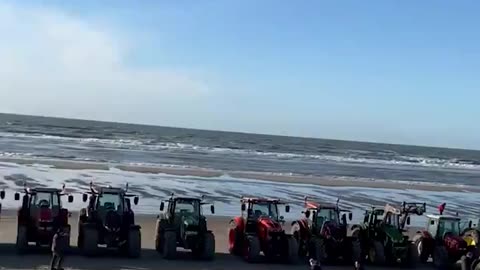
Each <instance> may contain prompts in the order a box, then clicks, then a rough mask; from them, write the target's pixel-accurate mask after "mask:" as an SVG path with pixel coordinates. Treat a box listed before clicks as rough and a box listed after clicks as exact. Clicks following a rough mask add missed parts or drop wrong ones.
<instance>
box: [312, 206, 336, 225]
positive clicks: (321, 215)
mask: <svg viewBox="0 0 480 270" xmlns="http://www.w3.org/2000/svg"><path fill="white" fill-rule="evenodd" d="M326 221H331V222H334V223H336V224H338V223H339V221H338V215H337V212H336V211H335V209H320V210H318V212H317V220H316V222H317V225H318V226H322V225H323V223H324V222H326Z"/></svg>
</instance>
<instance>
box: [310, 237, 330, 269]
mask: <svg viewBox="0 0 480 270" xmlns="http://www.w3.org/2000/svg"><path fill="white" fill-rule="evenodd" d="M310 257H313V258H314V259H315V260H317V261H319V262H320V263H324V262H325V261H326V260H327V252H326V249H325V240H323V239H322V238H318V237H315V238H313V239H312V249H311V253H310Z"/></svg>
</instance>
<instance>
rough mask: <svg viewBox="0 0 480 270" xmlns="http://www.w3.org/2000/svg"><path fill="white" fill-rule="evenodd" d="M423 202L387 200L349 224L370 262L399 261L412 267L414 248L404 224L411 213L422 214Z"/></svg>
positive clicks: (424, 208) (414, 262)
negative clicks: (400, 202) (352, 223)
mask: <svg viewBox="0 0 480 270" xmlns="http://www.w3.org/2000/svg"><path fill="white" fill-rule="evenodd" d="M425 210H426V204H425V203H423V204H421V203H406V202H403V204H402V205H401V206H400V207H396V206H392V205H389V204H387V205H386V206H385V207H383V208H378V207H372V209H369V210H366V211H365V216H364V220H363V223H361V224H359V225H354V226H353V227H352V235H353V236H356V237H358V238H359V239H360V243H361V247H362V248H361V250H362V251H364V252H365V253H364V254H363V255H364V256H362V258H367V259H368V262H369V263H372V264H376V265H384V264H387V263H388V264H391V263H397V262H398V261H400V263H401V264H402V265H403V266H407V267H415V265H416V262H417V251H416V249H415V246H414V245H413V244H412V243H411V242H410V241H409V239H408V236H407V235H405V234H404V233H405V225H408V224H410V216H409V215H410V214H417V215H423V213H424V212H425Z"/></svg>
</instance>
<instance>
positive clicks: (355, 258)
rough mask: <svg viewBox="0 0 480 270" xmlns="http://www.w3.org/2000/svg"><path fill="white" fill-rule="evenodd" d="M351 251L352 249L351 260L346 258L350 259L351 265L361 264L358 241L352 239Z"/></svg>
mask: <svg viewBox="0 0 480 270" xmlns="http://www.w3.org/2000/svg"><path fill="white" fill-rule="evenodd" d="M351 241H352V242H351V249H352V254H351V258H346V259H347V260H348V259H351V262H352V263H355V262H361V261H362V246H361V243H360V240H359V239H358V238H352V240H351Z"/></svg>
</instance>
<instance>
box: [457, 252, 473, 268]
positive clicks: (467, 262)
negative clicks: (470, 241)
mask: <svg viewBox="0 0 480 270" xmlns="http://www.w3.org/2000/svg"><path fill="white" fill-rule="evenodd" d="M471 266H472V259H470V258H468V257H467V256H465V255H463V256H462V257H461V258H460V269H461V270H470V269H471Z"/></svg>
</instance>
